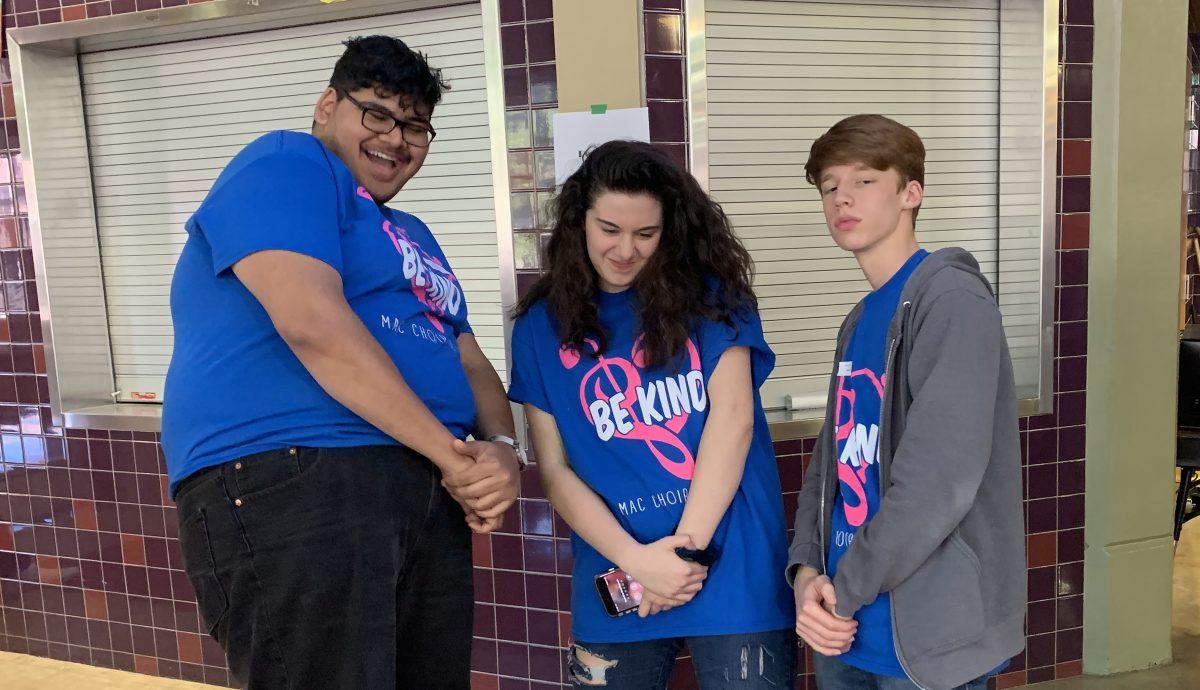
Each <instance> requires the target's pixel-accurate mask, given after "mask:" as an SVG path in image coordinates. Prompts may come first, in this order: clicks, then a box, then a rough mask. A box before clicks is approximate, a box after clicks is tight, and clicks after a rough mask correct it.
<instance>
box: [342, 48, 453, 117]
mask: <svg viewBox="0 0 1200 690" xmlns="http://www.w3.org/2000/svg"><path fill="white" fill-rule="evenodd" d="M343 45H345V46H346V50H345V52H343V53H342V56H341V57H340V58H338V61H337V64H335V65H334V66H333V75H332V76H330V78H329V85H330V86H331V87H333V89H334V90H335V91H337V92H338V98H341V97H342V94H344V93H346V92H348V91H357V90H358V89H365V88H373V89H375V91H376V92H380V95H382V94H383V93H386V94H389V95H395V96H407V97H408V98H411V99H412V100H413V101H414V102H415V104H420V105H424V106H425V107H427V108H429V109H430V110H432V109H433V107H434V106H436V105H437V104H438V103H439V102H441V100H442V92H443V91H448V90H450V85H449V84H448V83H446V81H445V80H444V79H443V78H442V71H441V70H440V69H436V68H433V67H430V66H429V62H428V61H427V60H426V59H425V56H424V55H423V54H421V53H420V52H418V51H415V50H413V49H412V48H409V47H408V45H406V44H405V43H404V41H401V40H400V39H398V38H393V37H391V36H357V37H355V38H351V39H350V40H348V41H346V42H345V43H343Z"/></svg>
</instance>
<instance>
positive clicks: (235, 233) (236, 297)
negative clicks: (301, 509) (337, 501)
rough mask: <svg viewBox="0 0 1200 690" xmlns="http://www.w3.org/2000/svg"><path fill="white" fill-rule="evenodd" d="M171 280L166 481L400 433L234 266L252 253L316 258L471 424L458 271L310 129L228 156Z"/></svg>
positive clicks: (408, 372) (467, 426)
mask: <svg viewBox="0 0 1200 690" xmlns="http://www.w3.org/2000/svg"><path fill="white" fill-rule="evenodd" d="M187 231H188V239H187V243H186V244H185V245H184V248H183V253H182V255H181V256H180V257H179V263H178V264H177V265H176V267H175V275H174V278H173V280H172V282H171V318H172V321H173V323H174V327H175V349H174V354H173V356H172V358H171V365H170V368H169V369H168V371H167V381H166V389H165V391H164V396H163V398H164V400H163V403H164V404H163V434H162V441H163V450H164V453H165V455H166V459H167V469H168V474H169V476H170V480H171V491H172V493H174V491H175V488H176V486H177V485H178V483H179V481H180V480H182V479H184V478H185V477H187V476H188V475H190V474H192V473H194V472H196V471H197V470H200V469H203V468H205V467H208V466H211V465H215V464H218V463H222V462H226V461H229V460H232V459H234V458H238V457H242V456H245V455H248V454H251V453H257V452H261V451H266V450H274V449H278V448H285V447H288V446H292V445H302V446H318V447H346V446H357V445H376V444H393V445H394V444H396V441H395V439H393V438H391V437H390V436H388V435H387V434H385V433H383V432H382V431H380V430H379V429H377V428H376V427H374V426H372V425H371V424H369V423H367V422H366V421H365V420H364V419H362V418H361V417H359V416H358V415H356V414H354V413H353V412H351V411H350V410H348V409H347V408H346V407H345V406H343V405H342V404H341V403H339V402H337V401H336V400H334V399H333V398H332V397H330V395H329V394H328V393H326V392H325V390H324V389H322V388H321V387H320V386H319V385H318V384H317V382H316V380H314V379H313V377H312V375H311V374H309V372H308V370H307V369H305V368H304V366H303V365H302V364H301V363H300V360H299V359H297V358H296V356H295V354H293V353H292V351H291V349H289V348H288V345H287V343H285V342H284V340H283V338H282V337H280V335H279V332H278V331H277V330H276V329H275V326H274V325H273V324H272V323H271V319H270V318H269V317H268V315H267V312H266V310H265V309H263V307H262V305H261V304H260V303H259V302H258V300H257V299H255V297H254V296H253V295H252V294H251V293H250V291H249V290H247V289H246V287H245V286H244V285H242V283H241V282H240V281H239V280H238V279H237V277H236V276H235V275H234V273H233V270H232V268H231V267H232V266H233V265H234V264H235V263H236V262H237V261H238V260H240V259H242V258H245V257H246V256H248V255H250V254H253V253H254V252H258V251H262V250H270V249H279V250H287V251H291V252H296V253H299V254H304V255H306V256H310V257H313V258H315V259H319V260H320V261H322V262H324V263H326V264H328V265H329V266H330V267H332V268H333V269H334V270H336V271H337V272H338V273H339V274H340V275H341V278H342V284H343V289H344V292H345V295H346V300H347V302H348V303H349V304H350V307H351V308H352V309H353V310H354V312H355V313H356V314H358V316H359V318H361V319H362V321H363V323H365V324H366V326H367V328H368V330H370V332H371V334H372V335H373V336H375V338H376V340H378V341H379V343H380V345H382V346H383V349H384V350H385V351H386V352H387V354H388V355H389V356H390V357H391V358H392V360H393V361H394V362H395V363H396V366H397V367H398V368H399V370H400V373H401V374H402V375H403V376H404V379H405V381H406V382H407V383H408V385H409V386H410V387H411V388H412V389H413V391H414V392H415V393H416V394H417V396H418V397H419V398H420V399H421V400H422V401H424V402H425V404H426V405H427V406H428V407H429V409H430V410H431V411H432V412H433V414H434V415H435V416H436V417H437V418H438V419H439V420H440V421H441V422H442V423H443V424H445V425H446V426H447V428H449V430H450V433H452V434H454V435H455V436H458V437H465V436H466V435H467V434H468V433H469V432H470V430H471V428H472V427H473V426H474V421H475V401H474V396H473V395H472V393H471V387H470V386H469V385H468V382H467V377H466V373H465V371H464V370H463V367H462V362H461V360H460V359H459V350H458V341H457V337H458V336H459V335H460V334H462V333H469V332H471V329H470V326H469V325H468V324H467V305H466V301H465V300H464V298H463V292H462V289H461V287H460V286H459V283H458V280H457V278H455V276H454V273H453V272H452V271H451V270H450V265H449V263H447V261H446V257H445V255H444V254H443V253H442V250H441V248H440V247H439V246H438V243H437V241H436V240H435V239H434V237H433V235H432V234H431V233H430V231H429V228H428V227H426V226H425V224H424V223H422V222H421V221H420V219H418V218H416V217H415V216H411V215H409V214H407V213H401V212H399V211H396V210H394V209H390V208H387V207H383V206H380V205H379V204H377V203H375V201H373V200H372V199H371V196H370V194H368V193H367V192H366V190H365V189H363V188H362V187H361V186H360V185H359V184H358V183H357V182H356V181H355V180H354V177H353V176H352V174H351V173H350V170H349V169H348V168H347V167H346V165H345V164H344V163H342V161H341V159H339V158H338V157H337V156H336V155H335V154H334V153H333V152H331V151H330V150H329V149H327V148H325V146H324V145H323V144H322V143H321V142H320V141H319V140H318V139H316V138H315V137H313V136H311V135H309V134H301V133H296V132H272V133H270V134H266V135H264V136H262V137H260V138H259V139H257V140H255V141H253V142H251V143H250V144H249V145H248V146H246V148H244V149H242V151H241V152H240V153H239V154H238V155H237V156H236V157H235V158H234V159H233V160H232V161H231V162H230V163H229V165H228V166H226V168H225V170H224V171H222V172H221V175H220V176H219V177H218V178H217V181H216V182H215V183H214V184H213V187H212V189H211V190H210V191H209V193H208V196H207V197H206V198H205V199H204V202H203V203H202V204H201V205H200V208H199V209H198V210H197V211H196V213H195V214H194V215H193V216H192V217H191V219H189V220H188V223H187Z"/></svg>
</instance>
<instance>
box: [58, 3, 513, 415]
mask: <svg viewBox="0 0 1200 690" xmlns="http://www.w3.org/2000/svg"><path fill="white" fill-rule="evenodd" d="M398 7H402V3H398ZM367 34H390V35H393V36H397V37H399V38H401V39H403V40H404V41H405V42H406V43H408V44H409V45H410V46H412V47H413V48H414V49H417V50H420V51H422V52H423V53H425V54H426V55H427V56H428V57H429V60H430V63H431V64H433V66H435V67H438V68H441V69H442V70H443V75H444V76H445V78H446V79H447V80H448V81H449V82H450V84H451V89H450V91H448V92H447V93H446V95H445V98H444V100H443V101H442V104H441V105H439V106H438V108H437V111H436V112H435V114H434V126H435V127H436V128H437V130H438V138H437V141H436V142H435V143H434V145H433V148H432V149H431V150H430V153H429V157H428V159H427V161H426V163H425V166H424V167H423V168H422V169H421V171H420V173H418V174H417V176H416V177H415V178H414V179H413V180H412V181H411V182H409V184H408V185H407V187H406V188H405V189H404V190H403V191H402V192H401V193H400V194H399V195H398V196H397V197H396V198H395V199H394V200H393V201H392V202H391V204H390V205H392V206H394V207H396V208H399V209H403V210H405V211H407V212H410V213H413V214H415V215H417V216H419V217H420V218H421V219H423V220H424V221H425V222H426V223H428V224H429V226H430V228H431V229H432V230H433V232H434V234H435V235H436V236H437V238H438V241H439V242H440V243H441V246H442V249H443V250H445V253H446V256H447V258H448V259H449V260H450V264H451V266H452V267H453V268H454V271H455V273H456V275H457V276H458V278H459V280H460V281H461V283H462V286H463V289H464V292H465V294H466V298H467V302H468V305H469V309H470V317H471V324H472V326H473V327H474V329H475V333H476V336H477V337H478V339H479V342H480V345H481V346H482V348H483V350H484V352H485V353H486V354H487V355H488V357H489V358H490V359H491V361H492V363H493V364H494V365H495V366H496V369H497V370H498V371H499V372H500V375H501V377H502V378H503V379H505V380H507V375H506V359H505V347H504V323H503V316H502V309H501V299H500V267H499V259H498V251H497V248H498V245H497V236H496V213H495V208H494V197H493V187H492V160H491V144H490V139H489V129H488V107H487V88H486V84H485V75H484V47H483V45H484V38H483V28H482V18H481V10H480V5H479V4H478V3H475V4H467V5H458V6H450V7H441V8H436V9H422V10H415V11H410V12H404V13H400V14H393V15H388V16H383V17H373V18H369V19H357V20H350V21H339V22H331V23H325V24H317V25H309V26H301V27H294V28H286V29H274V30H267V31H256V32H253V33H245V34H238V35H231V36H223V37H219V38H205V39H199V40H188V41H180V42H175V43H167V44H161V45H154V46H148V47H140V48H130V49H122V50H111V51H105V52H99V53H93V54H87V55H83V56H81V57H80V67H81V73H82V81H83V97H84V106H85V112H86V117H87V128H88V142H89V155H90V158H91V165H92V177H93V184H94V188H95V198H96V218H97V225H98V228H99V239H100V252H101V264H102V268H103V274H104V289H105V292H106V302H107V308H108V321H109V325H110V334H111V346H112V354H113V364H114V369H115V373H116V382H115V383H116V388H117V389H118V390H119V391H120V396H119V399H120V400H132V399H143V400H144V399H146V396H145V395H144V394H147V393H149V394H154V395H155V396H156V398H157V399H158V400H161V399H162V386H163V379H164V377H165V375H166V371H167V365H168V362H169V360H170V356H171V349H172V341H173V338H172V329H171V316H170V310H169V291H170V282H171V274H172V272H173V270H174V266H175V262H176V260H177V259H178V257H179V253H180V251H181V250H182V248H183V244H184V242H185V241H186V238H187V234H186V232H185V231H184V222H185V221H186V220H187V218H188V217H189V216H190V215H191V214H192V212H193V211H194V210H195V209H196V207H197V206H198V205H199V204H200V202H201V201H202V200H203V199H204V196H205V194H206V193H207V192H208V189H209V187H210V186H211V185H212V183H213V181H214V180H215V179H216V177H217V175H218V174H219V173H220V171H221V169H222V168H223V167H224V166H225V164H226V163H227V162H229V160H230V159H231V158H232V157H233V156H234V155H235V154H236V153H237V152H238V151H239V150H240V149H241V148H242V147H243V146H244V145H245V144H247V143H249V142H250V141H251V140H253V139H254V138H255V137H257V136H259V135H260V134H263V133H265V132H268V131H271V130H277V129H291V130H296V131H305V132H307V131H309V129H310V126H311V123H312V112H313V107H314V105H315V103H316V99H317V97H318V96H319V95H320V93H321V91H322V90H323V89H324V88H325V86H327V84H328V81H329V75H330V72H331V71H332V69H333V65H334V62H335V61H336V60H337V58H338V56H340V55H341V53H342V51H343V49H344V47H343V46H342V41H344V40H346V39H347V38H348V37H350V36H357V35H367ZM135 392H136V393H139V394H142V395H139V396H136V398H135V397H134V396H133V395H132V394H133V393H135Z"/></svg>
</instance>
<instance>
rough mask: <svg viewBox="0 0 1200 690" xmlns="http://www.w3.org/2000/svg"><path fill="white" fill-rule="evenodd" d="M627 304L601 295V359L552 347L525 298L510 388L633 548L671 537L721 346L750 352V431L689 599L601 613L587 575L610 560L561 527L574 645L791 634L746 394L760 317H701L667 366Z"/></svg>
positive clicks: (539, 313) (537, 311)
mask: <svg viewBox="0 0 1200 690" xmlns="http://www.w3.org/2000/svg"><path fill="white" fill-rule="evenodd" d="M633 300H634V292H633V290H626V291H624V292H620V293H603V292H602V293H600V295H599V297H598V301H599V316H600V323H601V325H602V327H603V328H604V330H605V332H606V333H607V334H608V336H609V347H608V350H607V351H606V352H605V353H604V355H603V356H601V357H596V356H594V355H593V354H592V353H591V352H584V353H580V352H577V351H575V350H573V349H563V348H561V347H560V342H559V339H558V332H557V329H556V328H555V325H554V320H553V318H552V317H551V316H550V314H549V313H548V311H547V308H546V303H545V302H544V301H543V302H539V303H537V304H536V305H534V307H533V308H532V309H531V310H530V311H529V312H528V313H527V314H525V315H524V316H522V317H521V318H520V319H518V320H517V322H516V324H515V325H514V327H513V340H512V352H513V368H512V385H511V387H510V389H509V393H508V395H509V398H511V399H512V400H513V401H514V402H518V403H528V404H530V405H533V406H534V407H537V408H538V409H540V410H542V411H544V412H547V413H549V414H551V415H553V416H554V419H555V422H556V423H557V425H558V430H559V433H560V434H561V436H562V440H563V444H564V446H565V448H566V452H567V455H568V456H569V457H570V462H571V468H572V469H573V470H574V471H575V473H576V474H577V475H579V478H580V479H582V480H583V481H584V483H586V484H587V485H588V486H589V487H591V489H592V490H593V491H595V492H596V494H597V495H599V496H600V498H601V499H602V500H603V501H604V503H605V504H606V505H607V506H608V508H609V510H611V511H612V514H613V515H614V516H615V517H616V518H617V521H618V522H619V523H620V524H621V527H622V528H624V529H625V530H626V531H627V532H629V534H631V535H632V536H633V538H634V539H636V540H637V541H639V542H641V543H643V544H648V543H651V542H653V541H656V540H658V539H661V538H663V537H666V536H669V535H671V534H674V533H675V529H676V527H677V526H678V524H679V519H680V517H681V516H682V515H683V507H684V502H685V501H686V500H687V496H688V488H689V487H690V486H691V479H692V473H693V471H694V469H695V462H696V453H697V449H698V448H699V446H700V435H701V433H702V432H703V430H704V424H705V421H706V419H707V418H708V411H709V405H708V390H707V385H708V380H709V378H710V377H711V376H712V373H713V369H714V368H715V367H716V365H717V361H718V360H719V359H720V358H721V355H722V353H724V352H725V351H726V350H727V349H729V348H731V347H738V346H744V347H748V348H749V349H750V358H751V369H752V377H753V381H754V388H755V391H756V393H755V401H756V405H755V413H754V435H753V440H752V441H751V444H750V451H749V454H748V456H747V458H746V468H745V472H744V473H743V475H742V481H741V484H740V486H739V487H738V490H737V493H736V494H735V496H734V498H733V502H732V504H731V505H730V507H729V509H728V511H726V513H725V516H724V518H723V519H722V520H721V523H720V524H719V525H718V527H717V530H716V532H715V533H714V535H713V539H712V543H713V544H714V545H715V546H716V547H717V548H718V549H720V556H719V557H718V559H717V562H716V563H715V564H714V565H713V566H712V568H711V569H710V570H709V573H708V579H707V580H706V581H705V583H704V587H703V589H701V591H700V593H699V594H698V595H697V596H696V598H695V599H693V600H692V601H690V602H688V603H687V604H685V605H683V606H680V607H677V608H674V609H671V610H669V611H667V612H665V613H660V614H657V615H654V616H649V617H647V618H644V619H643V618H638V617H637V615H634V614H631V615H626V616H622V617H619V618H614V617H611V616H609V615H608V614H607V613H605V611H604V608H603V606H602V604H601V602H600V597H599V596H598V595H597V594H596V588H595V586H594V584H593V581H594V579H595V577H596V575H598V574H600V573H603V572H604V571H606V570H608V569H609V568H612V567H613V564H612V563H611V562H609V561H608V559H606V558H604V557H603V556H602V555H600V553H599V552H598V551H596V550H595V549H594V548H592V546H590V545H589V544H588V543H587V542H585V541H583V540H582V539H580V538H579V537H578V536H576V535H572V537H571V544H572V549H573V554H574V559H575V569H574V575H573V580H572V583H571V584H572V593H571V612H572V632H573V634H574V636H575V638H576V639H579V640H583V641H585V642H633V641H640V640H651V639H660V638H666V637H680V636H688V635H723V634H734V633H751V632H762V631H767V630H778V629H784V628H787V629H790V628H792V627H793V626H794V625H795V620H794V618H795V616H794V604H793V598H792V593H791V590H790V589H789V588H788V586H787V583H786V581H785V578H784V577H783V576H782V573H783V572H784V568H785V566H786V564H787V538H786V532H785V524H784V518H783V503H782V499H781V493H780V488H779V473H778V468H777V467H776V464H775V454H774V452H773V449H772V446H771V437H770V434H769V432H768V429H767V420H766V416H765V415H764V414H763V409H762V404H761V402H760V401H758V396H757V389H758V387H759V386H760V385H761V384H762V382H763V381H764V380H765V379H766V378H767V375H768V374H770V373H771V369H772V368H773V367H774V365H775V355H774V353H772V352H771V350H770V348H769V347H768V346H767V343H766V341H765V340H764V338H763V332H762V324H761V323H760V321H759V319H758V315H757V314H755V313H753V312H752V311H747V313H746V314H745V315H744V316H743V317H741V318H739V319H738V320H737V321H738V323H737V324H736V326H737V327H736V328H731V327H730V326H728V325H726V324H723V323H717V322H708V323H703V324H701V325H700V326H699V327H698V328H696V329H695V330H694V331H693V333H692V335H691V338H690V339H689V341H688V343H687V350H686V352H684V353H682V355H681V356H680V357H679V358H678V359H677V360H676V361H673V362H669V363H667V364H665V365H663V366H658V367H654V368H652V369H647V368H645V367H644V366H643V364H644V360H643V354H642V351H641V347H640V338H638V334H637V333H636V332H635V330H636V328H637V326H636V323H637V317H636V314H635V311H634V303H633Z"/></svg>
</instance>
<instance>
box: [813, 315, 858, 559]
mask: <svg viewBox="0 0 1200 690" xmlns="http://www.w3.org/2000/svg"><path fill="white" fill-rule="evenodd" d="M855 309H857V307H856V308H855ZM853 313H854V312H853V311H852V312H851V314H853ZM856 325H857V322H856ZM842 336H843V331H838V343H837V347H836V348H834V359H835V360H837V361H840V360H841V358H842V357H843V356H844V355H845V354H846V350H845V347H844V343H842V342H841V340H842ZM835 363H836V362H835ZM836 380H837V379H836V377H835V378H834V380H833V381H830V383H829V392H828V393H827V394H826V399H825V409H826V414H833V410H834V404H835V401H836V396H837V393H836V390H837V389H836V383H835V381H836ZM834 424H837V420H836V419H835V420H834ZM825 427H826V430H827V431H828V428H829V425H828V424H827V425H825ZM826 438H827V442H828V444H829V445H830V446H832V447H831V449H830V452H829V457H831V458H834V462H835V463H836V462H837V444H836V443H834V441H833V432H829V433H828V434H827V437H826ZM817 442H818V443H820V442H822V439H821V438H820V437H818V438H817ZM813 455H814V456H815V455H816V453H814V454H813ZM835 467H836V465H835ZM827 469H829V468H827V467H822V468H821V502H820V512H818V513H817V543H818V544H819V545H820V550H821V572H822V573H823V574H824V575H825V576H826V577H828V576H829V563H828V558H829V555H828V553H826V552H827V551H828V550H829V549H828V547H827V546H825V498H826V494H827V493H828V491H827V490H826V484H827V482H826V479H827V478H828V475H829V473H828V472H826V470H827Z"/></svg>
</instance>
